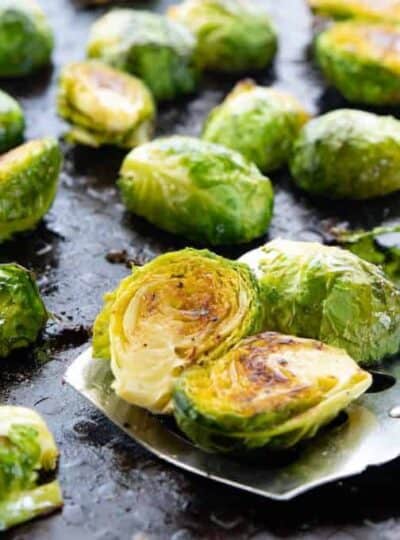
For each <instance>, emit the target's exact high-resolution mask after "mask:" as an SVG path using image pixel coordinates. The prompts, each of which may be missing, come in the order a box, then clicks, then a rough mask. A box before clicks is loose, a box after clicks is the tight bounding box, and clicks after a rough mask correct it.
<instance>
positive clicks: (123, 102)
mask: <svg viewBox="0 0 400 540" xmlns="http://www.w3.org/2000/svg"><path fill="white" fill-rule="evenodd" d="M58 112H59V114H60V116H62V117H63V118H65V119H66V120H69V121H70V122H71V123H72V124H73V128H72V129H71V131H70V132H69V134H68V139H69V140H71V141H72V142H78V143H82V144H87V145H89V146H100V145H102V144H115V145H117V146H121V147H123V148H133V147H134V146H137V145H139V144H142V143H145V142H147V141H148V140H149V139H150V137H151V135H152V132H153V120H154V115H155V107H154V102H153V98H152V95H151V94H150V91H149V90H148V89H147V88H146V86H145V85H144V84H143V83H142V82H141V81H140V80H139V79H137V78H136V77H132V76H131V75H127V74H125V73H121V72H120V71H117V70H115V69H113V68H111V67H109V66H106V65H105V64H102V63H101V62H96V61H88V62H76V63H73V64H69V65H68V66H67V67H66V68H65V69H64V70H63V72H62V74H61V77H60V87H59V92H58Z"/></svg>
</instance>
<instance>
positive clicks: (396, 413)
mask: <svg viewBox="0 0 400 540" xmlns="http://www.w3.org/2000/svg"><path fill="white" fill-rule="evenodd" d="M389 416H391V417H392V418H400V407H393V409H391V410H390V412H389Z"/></svg>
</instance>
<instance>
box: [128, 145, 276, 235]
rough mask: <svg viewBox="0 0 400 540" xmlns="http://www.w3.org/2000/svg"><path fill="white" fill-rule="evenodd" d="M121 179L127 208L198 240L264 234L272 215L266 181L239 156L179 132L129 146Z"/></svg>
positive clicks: (169, 229) (219, 146)
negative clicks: (176, 134)
mask: <svg viewBox="0 0 400 540" xmlns="http://www.w3.org/2000/svg"><path fill="white" fill-rule="evenodd" d="M120 175H121V178H120V180H119V183H118V184H119V187H120V189H121V194H122V199H123V201H124V203H125V205H126V207H127V208H128V210H130V211H132V212H134V213H135V214H137V215H139V216H142V217H145V218H146V219H147V220H148V221H150V222H151V223H153V224H154V225H157V226H158V227H160V228H161V229H164V230H166V231H169V232H172V233H175V234H180V235H182V236H185V237H186V238H189V239H191V240H194V241H196V242H200V243H202V244H211V245H218V244H239V243H244V242H249V241H250V240H253V239H254V238H257V237H258V236H261V235H263V234H264V233H265V232H266V231H267V228H268V225H269V223H270V220H271V216H272V208H273V191H272V187H271V183H270V181H269V179H268V178H267V177H265V176H263V175H262V174H261V173H260V171H259V170H258V169H257V167H256V166H255V165H253V164H252V163H251V162H249V161H247V160H246V159H245V158H244V157H243V156H242V155H241V154H239V153H237V152H234V151H233V150H229V149H228V148H225V147H224V146H221V145H216V144H212V143H209V142H206V141H201V140H199V139H195V138H191V137H183V136H174V137H166V138H163V139H158V140H155V141H153V142H151V143H147V144H144V145H142V146H140V147H139V148H136V149H134V150H132V151H131V152H130V153H129V154H128V156H127V157H126V158H125V160H124V162H123V164H122V168H121V172H120Z"/></svg>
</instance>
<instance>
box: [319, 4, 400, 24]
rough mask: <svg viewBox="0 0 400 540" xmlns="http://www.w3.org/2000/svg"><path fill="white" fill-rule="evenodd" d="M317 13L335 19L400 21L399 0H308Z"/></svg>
mask: <svg viewBox="0 0 400 540" xmlns="http://www.w3.org/2000/svg"><path fill="white" fill-rule="evenodd" d="M308 4H309V6H310V7H311V9H312V10H313V12H314V13H315V14H317V15H322V16H324V17H332V18H334V19H353V18H354V19H363V20H368V21H388V22H400V4H399V2H398V0H385V1H383V2H379V1H375V0H308Z"/></svg>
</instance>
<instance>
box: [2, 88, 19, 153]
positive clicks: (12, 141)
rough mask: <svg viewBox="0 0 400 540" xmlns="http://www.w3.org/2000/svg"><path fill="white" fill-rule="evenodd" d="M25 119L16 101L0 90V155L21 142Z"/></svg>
mask: <svg viewBox="0 0 400 540" xmlns="http://www.w3.org/2000/svg"><path fill="white" fill-rule="evenodd" d="M24 129H25V118H24V113H23V112H22V109H21V107H20V106H19V104H18V103H17V101H16V100H15V99H14V98H12V97H11V96H9V95H8V94H6V93H5V92H3V91H1V90H0V153H1V152H6V151H7V150H9V149H10V148H12V147H13V146H16V145H17V144H19V143H21V142H22V139H23V134H24Z"/></svg>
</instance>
